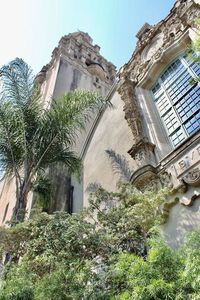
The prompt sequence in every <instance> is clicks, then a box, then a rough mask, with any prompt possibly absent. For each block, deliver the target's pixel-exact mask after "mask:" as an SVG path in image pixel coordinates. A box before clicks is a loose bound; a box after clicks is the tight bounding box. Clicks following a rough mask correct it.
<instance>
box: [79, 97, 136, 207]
mask: <svg viewBox="0 0 200 300" xmlns="http://www.w3.org/2000/svg"><path fill="white" fill-rule="evenodd" d="M111 103H112V104H113V107H112V108H107V109H106V111H105V112H104V113H103V115H102V117H101V118H100V120H99V122H98V124H97V126H96V128H95V129H94V133H93V137H92V139H91V142H90V143H89V145H88V149H87V151H86V154H85V156H84V179H83V182H84V206H87V204H88V202H87V198H88V187H89V186H90V184H91V183H96V184H101V185H102V186H103V187H104V188H105V189H107V190H109V191H112V190H116V184H117V182H118V181H119V179H120V174H116V173H115V171H114V170H113V168H112V163H111V159H110V158H109V157H108V155H107V154H106V153H105V150H107V149H112V150H114V151H115V152H116V154H119V155H123V156H124V157H125V158H126V160H127V162H129V165H130V169H132V170H133V169H134V161H133V159H131V157H130V155H128V154H127V150H128V149H129V148H130V146H131V145H132V135H131V132H130V129H129V127H128V125H127V123H126V121H125V119H124V112H123V102H122V101H121V98H120V96H119V94H118V93H117V92H115V93H114V95H113V97H112V99H111Z"/></svg>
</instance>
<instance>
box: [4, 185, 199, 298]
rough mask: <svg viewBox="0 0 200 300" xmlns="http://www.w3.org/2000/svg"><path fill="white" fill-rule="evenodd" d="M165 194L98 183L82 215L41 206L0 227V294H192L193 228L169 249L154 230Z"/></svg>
mask: <svg viewBox="0 0 200 300" xmlns="http://www.w3.org/2000/svg"><path fill="white" fill-rule="evenodd" d="M166 194H167V192H166V191H160V192H159V193H158V194H156V195H155V194H153V193H149V192H148V193H144V194H141V193H139V192H138V191H136V190H135V189H134V188H133V187H132V186H131V185H129V184H124V185H121V187H120V188H119V190H118V192H116V193H111V192H107V191H105V190H104V189H102V188H100V189H99V190H97V191H96V192H94V193H93V195H91V198H90V206H89V207H88V209H87V211H84V212H82V213H81V214H73V215H69V214H67V213H61V212H59V213H55V214H53V215H48V214H46V213H42V214H40V215H38V216H37V217H36V218H34V219H31V220H28V221H25V222H23V223H20V224H17V225H16V226H14V227H11V228H1V230H0V249H1V253H2V254H3V253H5V252H9V253H10V255H11V259H10V262H9V263H8V264H7V266H6V268H5V269H4V274H3V278H2V279H1V281H0V300H7V299H12V300H22V299H26V300H55V299H56V300H57V299H58V300H65V299H67V300H158V299H161V300H162V299H163V300H164V299H165V300H167V299H170V300H186V299H189V300H190V299H192V300H197V299H199V298H200V294H199V291H200V279H199V274H200V267H199V266H200V233H199V232H198V231H197V232H194V233H193V234H192V235H191V236H190V237H189V238H188V239H187V242H186V243H185V244H184V245H183V246H182V248H181V249H180V250H179V251H174V250H172V249H171V248H170V247H169V246H168V245H166V243H165V242H164V241H163V239H162V238H161V237H160V235H159V234H158V231H157V230H155V229H154V228H156V227H155V226H156V225H157V224H160V223H162V222H163V210H162V204H163V201H164V199H165V196H166ZM19 257H20V259H16V258H19Z"/></svg>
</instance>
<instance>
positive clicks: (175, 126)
mask: <svg viewBox="0 0 200 300" xmlns="http://www.w3.org/2000/svg"><path fill="white" fill-rule="evenodd" d="M194 56H195V54H194ZM197 76H200V65H199V64H197V63H195V62H194V61H193V60H192V59H190V58H188V56H186V55H184V56H181V57H179V58H178V59H176V60H175V61H174V62H173V63H172V64H171V65H170V66H169V67H168V68H167V69H166V70H165V71H164V72H163V73H162V74H161V76H160V77H159V78H158V80H157V81H156V83H155V85H154V86H153V88H152V89H151V91H152V93H153V98H154V100H155V103H156V106H157V109H158V112H159V114H160V116H161V118H162V120H163V123H164V125H165V127H166V130H167V133H168V136H169V138H170V140H171V142H172V144H173V146H177V145H178V144H180V143H181V142H182V141H183V140H184V139H186V138H187V137H188V136H190V135H191V134H192V133H194V132H195V131H197V130H198V129H199V128H200V86H199V84H197V83H193V84H191V81H192V79H193V78H196V77H197Z"/></svg>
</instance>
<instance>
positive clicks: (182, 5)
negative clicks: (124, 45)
mask: <svg viewBox="0 0 200 300" xmlns="http://www.w3.org/2000/svg"><path fill="white" fill-rule="evenodd" d="M199 17H200V10H199V5H198V4H197V3H195V2H194V1H192V0H191V1H189V0H187V1H184V0H179V1H177V2H176V3H175V5H174V7H173V8H172V10H171V12H170V14H169V16H167V17H166V18H165V20H163V21H162V22H160V23H158V24H157V25H155V26H150V25H148V24H147V25H148V28H146V27H147V25H145V26H143V27H144V28H143V27H142V28H141V30H140V31H139V35H138V38H139V40H138V42H137V46H136V50H135V52H134V53H133V56H132V58H131V60H130V61H129V63H128V64H127V65H126V67H125V68H124V71H123V74H121V77H124V78H130V79H132V80H134V81H135V82H138V81H140V80H142V79H143V78H144V76H145V75H146V73H147V72H148V70H149V68H150V67H151V66H152V65H153V64H154V63H155V61H158V60H159V59H160V60H161V59H162V57H163V53H164V51H165V50H166V49H167V48H169V47H170V46H171V45H172V44H173V43H174V42H175V41H176V40H178V39H179V38H180V36H181V35H182V34H184V33H185V32H186V31H187V30H188V28H189V27H191V26H193V25H194V22H195V19H196V18H199ZM147 29H148V30H147ZM161 37H162V38H161ZM157 39H158V41H159V39H160V41H159V42H158V41H157V42H156V40H157ZM154 43H155V44H154ZM149 45H151V46H149Z"/></svg>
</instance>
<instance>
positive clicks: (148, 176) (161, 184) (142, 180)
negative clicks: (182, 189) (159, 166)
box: [131, 165, 173, 192]
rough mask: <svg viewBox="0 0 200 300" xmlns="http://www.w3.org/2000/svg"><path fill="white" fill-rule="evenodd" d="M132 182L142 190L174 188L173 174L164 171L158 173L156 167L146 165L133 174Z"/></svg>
mask: <svg viewBox="0 0 200 300" xmlns="http://www.w3.org/2000/svg"><path fill="white" fill-rule="evenodd" d="M131 183H132V184H133V185H134V186H135V187H136V188H137V189H139V190H140V191H142V192H143V191H158V190H159V189H161V188H166V187H167V188H169V189H171V188H173V183H172V178H171V174H169V173H168V172H166V171H164V172H162V173H160V174H158V173H157V170H156V168H154V167H153V166H151V165H146V166H144V167H142V168H140V169H138V170H137V171H136V172H134V173H133V175H132V176H131Z"/></svg>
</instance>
